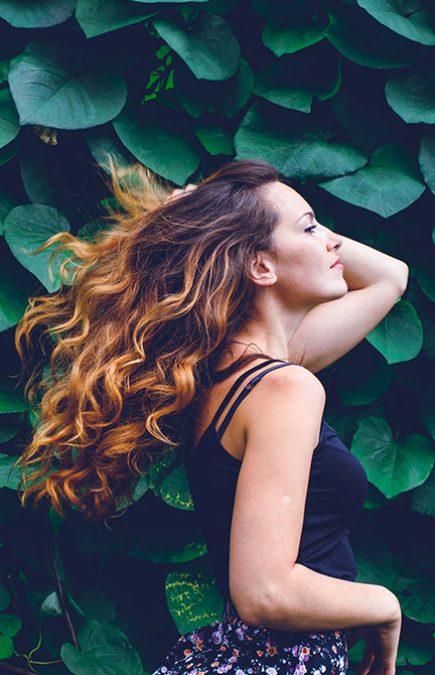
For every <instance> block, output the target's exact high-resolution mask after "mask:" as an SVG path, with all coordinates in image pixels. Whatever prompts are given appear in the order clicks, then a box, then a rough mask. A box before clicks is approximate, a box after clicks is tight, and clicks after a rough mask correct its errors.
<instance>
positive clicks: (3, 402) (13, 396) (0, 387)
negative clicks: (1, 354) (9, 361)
mask: <svg viewBox="0 0 435 675" xmlns="http://www.w3.org/2000/svg"><path fill="white" fill-rule="evenodd" d="M28 408H29V404H28V402H27V401H26V399H25V398H24V392H23V391H22V390H21V389H17V388H16V386H15V385H14V383H13V382H8V380H5V379H3V380H0V413H16V412H23V411H24V410H28Z"/></svg>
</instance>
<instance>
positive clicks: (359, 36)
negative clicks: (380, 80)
mask: <svg viewBox="0 0 435 675" xmlns="http://www.w3.org/2000/svg"><path fill="white" fill-rule="evenodd" d="M326 37H327V38H328V40H329V41H330V42H331V44H332V45H334V47H335V48H336V49H337V50H338V51H339V52H340V54H343V56H345V57H346V58H347V59H349V60H350V61H353V62H354V63H357V64H358V65H361V66H366V67H369V68H399V67H401V66H408V65H410V64H411V63H415V62H416V61H417V60H418V59H419V58H420V56H421V54H422V52H423V47H421V46H420V45H417V44H416V43H413V42H409V40H405V39H404V38H402V37H399V36H398V35H395V34H394V33H392V32H391V31H390V30H388V28H385V27H384V26H382V25H381V24H379V23H378V22H377V21H375V20H374V19H373V18H372V17H370V16H369V15H368V14H367V13H366V12H365V11H364V10H362V9H360V8H359V7H357V6H354V5H350V4H344V3H341V4H339V3H334V8H333V13H332V16H331V23H330V26H329V28H328V30H327V33H326Z"/></svg>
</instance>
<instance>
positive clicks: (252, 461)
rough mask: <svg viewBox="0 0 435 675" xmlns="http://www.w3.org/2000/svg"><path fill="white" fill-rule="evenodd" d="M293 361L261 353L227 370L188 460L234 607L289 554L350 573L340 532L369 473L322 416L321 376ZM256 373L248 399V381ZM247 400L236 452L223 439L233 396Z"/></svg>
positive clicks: (274, 574)
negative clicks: (237, 370) (230, 373)
mask: <svg viewBox="0 0 435 675" xmlns="http://www.w3.org/2000/svg"><path fill="white" fill-rule="evenodd" d="M293 365H294V364H287V363H284V362H280V363H276V362H272V361H269V362H266V363H264V362H263V363H262V364H257V366H254V368H248V369H246V370H245V371H244V372H243V373H242V375H239V376H238V377H234V378H232V379H233V382H232V385H233V386H231V385H229V384H228V382H227V383H226V385H227V386H226V388H225V390H224V391H225V393H227V396H224V399H225V400H222V401H220V402H221V405H220V406H218V405H217V395H215V396H214V397H213V403H214V408H213V411H211V410H208V411H207V412H208V419H209V420H210V416H211V412H214V415H213V422H212V423H209V424H208V425H207V424H205V423H203V425H202V427H201V432H198V433H197V434H196V437H197V438H198V436H199V435H200V434H201V433H202V436H201V438H200V440H199V444H198V445H197V447H196V448H195V451H194V452H193V453H192V454H191V455H190V457H189V459H188V462H187V472H188V478H189V484H190V487H191V492H192V497H193V500H194V504H195V509H196V511H197V512H198V516H199V518H200V520H201V523H202V526H203V531H204V535H205V538H206V542H207V546H208V549H209V552H210V555H211V558H212V562H213V565H214V568H215V572H216V577H217V581H218V584H219V587H220V589H221V591H222V593H223V594H225V595H231V597H232V599H233V601H234V602H235V604H236V606H237V602H239V603H242V602H243V601H244V598H245V597H246V596H248V595H249V593H250V592H251V591H250V589H252V588H261V587H263V586H265V585H266V584H267V583H268V580H273V582H274V583H275V582H276V581H277V580H278V579H279V576H280V575H284V574H285V573H286V571H287V573H288V569H289V567H291V565H292V564H294V562H302V563H304V564H307V565H308V566H310V567H312V568H313V569H316V570H317V571H320V572H323V573H325V574H330V575H331V576H339V577H343V578H347V579H353V578H355V576H356V566H355V560H354V558H353V554H352V551H351V549H350V546H349V542H348V540H347V536H346V535H347V532H348V529H349V526H350V524H351V522H352V520H353V518H354V516H355V515H356V513H357V512H358V511H359V510H360V509H361V508H362V506H363V503H364V499H365V495H366V490H367V477H366V475H365V472H364V470H363V468H362V466H361V465H360V463H359V462H358V460H357V459H356V458H355V457H354V456H353V455H352V454H351V453H350V451H349V450H348V448H346V446H345V445H344V444H343V443H342V442H341V440H340V439H339V438H338V436H337V434H336V433H335V431H334V430H333V429H332V428H331V427H329V425H327V424H326V423H325V422H324V421H323V415H322V413H323V403H324V400H323V401H322V400H321V395H319V392H318V390H316V387H321V388H322V385H321V384H320V383H319V381H318V380H317V378H315V377H314V376H313V375H312V374H311V373H309V372H308V371H306V369H303V368H295V367H288V368H285V367H284V366H293ZM253 371H254V372H253ZM255 371H257V372H255ZM271 371H273V372H271ZM285 372H287V374H286V375H285V377H283V375H284V373H285ZM290 373H291V375H290ZM241 380H244V383H243V382H241ZM254 380H255V383H254ZM260 381H262V382H263V384H262V386H261V387H258V388H257V389H256V390H255V393H256V394H257V396H256V398H254V392H252V389H253V387H254V386H255V384H258V383H259V382H260ZM253 383H254V384H253ZM310 387H312V389H311V390H310V391H311V392H312V393H311V394H310V393H309V391H308V390H309V388H310ZM322 390H323V388H322ZM249 392H252V393H251V394H250V396H248V394H249ZM301 392H302V393H301ZM314 392H317V393H314ZM220 393H221V396H222V389H221V392H220ZM246 397H247V398H246ZM245 399H246V403H245V404H244V405H245V413H244V418H243V419H244V421H246V420H247V421H248V422H247V423H248V427H247V429H246V432H247V434H246V436H247V437H246V444H245V448H244V453H245V454H244V457H243V461H241V458H240V459H238V458H237V457H235V456H234V455H233V454H231V453H229V452H228V449H231V448H225V447H224V446H223V445H222V443H221V440H222V439H223V438H224V436H223V434H222V429H224V430H225V427H226V424H227V422H229V421H230V418H231V415H233V418H232V419H233V423H234V422H235V421H236V411H237V410H239V408H237V407H235V405H236V406H237V405H240V403H241V401H242V400H245ZM210 401H211V399H210ZM248 402H249V414H247V412H246V411H247V410H248ZM224 403H225V405H224ZM231 403H233V405H231ZM254 403H255V406H253V404H254ZM234 404H235V405H234ZM242 407H243V406H242ZM253 410H254V412H255V410H256V411H257V415H253ZM222 412H223V417H222ZM219 415H220V417H221V419H220V420H218V419H217V418H218V417H219ZM241 419H242V418H239V423H240V422H241ZM217 421H219V422H220V426H218V428H217V429H216V427H215V423H216V422H217ZM231 426H232V425H231V424H230V425H229V427H228V429H229V428H231ZM239 426H240V425H239ZM228 429H227V431H226V433H228ZM316 429H317V431H316ZM319 432H320V433H319ZM228 438H229V437H228ZM227 442H228V441H227ZM316 443H317V444H316ZM232 449H234V448H232ZM230 535H231V559H230ZM230 586H231V593H230Z"/></svg>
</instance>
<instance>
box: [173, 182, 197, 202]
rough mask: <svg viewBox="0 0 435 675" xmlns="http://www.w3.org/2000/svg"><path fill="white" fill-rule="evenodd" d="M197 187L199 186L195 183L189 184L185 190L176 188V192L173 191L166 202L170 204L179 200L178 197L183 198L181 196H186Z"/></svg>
mask: <svg viewBox="0 0 435 675" xmlns="http://www.w3.org/2000/svg"><path fill="white" fill-rule="evenodd" d="M197 187H198V186H197V185H195V184H194V183H188V184H187V185H186V186H185V187H184V188H175V190H172V192H171V194H170V195H169V197H168V198H167V199H166V200H165V201H166V202H170V201H172V200H173V199H177V197H181V195H184V194H185V193H186V192H190V191H191V190H195V189H196V188H197Z"/></svg>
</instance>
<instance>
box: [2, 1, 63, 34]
mask: <svg viewBox="0 0 435 675" xmlns="http://www.w3.org/2000/svg"><path fill="white" fill-rule="evenodd" d="M74 6H75V2H74V0H32V2H11V0H0V17H1V18H2V19H5V21H7V22H8V23H10V24H11V26H14V27H15V28H48V27H49V26H56V25H57V24H59V23H63V22H64V21H66V20H67V19H68V18H69V17H70V16H71V15H72V14H73V12H74Z"/></svg>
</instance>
